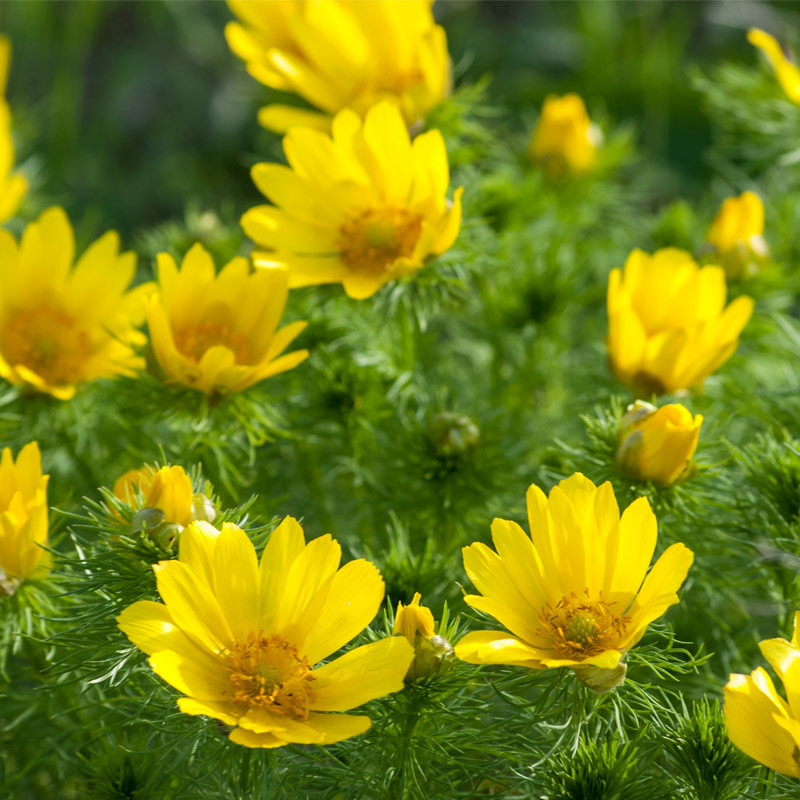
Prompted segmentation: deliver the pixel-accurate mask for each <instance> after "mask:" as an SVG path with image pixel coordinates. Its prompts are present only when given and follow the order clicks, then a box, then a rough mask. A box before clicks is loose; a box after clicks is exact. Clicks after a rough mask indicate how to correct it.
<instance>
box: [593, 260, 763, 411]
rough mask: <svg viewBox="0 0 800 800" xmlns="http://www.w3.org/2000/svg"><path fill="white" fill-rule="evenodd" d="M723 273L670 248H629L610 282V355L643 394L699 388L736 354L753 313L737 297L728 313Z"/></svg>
mask: <svg viewBox="0 0 800 800" xmlns="http://www.w3.org/2000/svg"><path fill="white" fill-rule="evenodd" d="M726 293H727V287H726V285H725V271H724V270H723V269H722V268H721V267H715V266H707V267H702V268H701V267H699V266H698V265H697V263H696V262H695V261H694V260H693V259H692V257H691V255H689V253H687V252H685V251H683V250H677V249H675V248H666V249H664V250H658V251H657V252H656V253H654V254H653V255H652V256H651V255H648V254H647V253H643V252H642V251H641V250H634V251H633V252H632V253H631V254H630V256H628V260H627V261H626V262H625V267H624V269H623V270H620V269H615V270H612V272H611V275H610V276H609V280H608V340H607V344H608V357H609V361H610V364H611V369H612V371H613V372H614V375H615V376H616V377H617V379H618V380H619V381H620V382H622V383H624V384H625V385H626V386H630V387H631V388H632V389H633V390H634V391H635V392H638V393H640V395H645V396H646V395H649V394H664V393H667V392H676V391H678V390H679V389H689V388H692V387H694V386H697V385H699V384H700V383H702V382H703V381H704V380H705V378H707V377H708V376H709V375H710V374H711V373H712V372H714V370H716V369H717V368H718V367H720V366H721V365H722V364H723V363H724V362H725V361H727V360H728V358H730V356H731V355H732V354H733V353H734V351H735V350H736V347H737V345H738V344H739V335H740V334H741V332H742V329H743V328H744V326H745V325H746V324H747V321H748V320H749V319H750V316H751V314H752V313H753V301H752V299H751V298H749V297H746V296H742V297H738V298H737V299H736V300H734V301H733V302H732V303H731V304H730V305H729V306H728V307H727V308H725V296H726Z"/></svg>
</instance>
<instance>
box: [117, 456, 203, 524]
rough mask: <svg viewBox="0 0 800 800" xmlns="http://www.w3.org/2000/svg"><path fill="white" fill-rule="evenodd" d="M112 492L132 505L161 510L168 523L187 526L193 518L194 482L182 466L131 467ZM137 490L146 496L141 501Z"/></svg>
mask: <svg viewBox="0 0 800 800" xmlns="http://www.w3.org/2000/svg"><path fill="white" fill-rule="evenodd" d="M113 493H114V496H115V497H118V498H119V499H120V500H122V501H123V502H124V503H127V504H128V505H129V506H131V507H134V506H138V507H141V508H158V509H160V510H161V511H163V512H164V521H165V522H174V523H177V524H178V525H183V526H186V525H189V524H191V522H192V521H193V520H194V514H193V508H192V502H193V498H194V491H193V489H192V481H191V479H190V478H189V476H188V475H187V474H186V471H185V470H184V468H183V467H161V469H158V470H154V469H152V468H151V467H148V466H144V467H141V468H140V469H131V470H128V472H126V473H125V474H123V475H120V477H119V478H117V480H116V482H115V483H114V488H113ZM137 493H139V494H141V496H142V498H143V499H142V501H141V502H138V498H137Z"/></svg>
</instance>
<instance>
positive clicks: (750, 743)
mask: <svg viewBox="0 0 800 800" xmlns="http://www.w3.org/2000/svg"><path fill="white" fill-rule="evenodd" d="M759 647H760V648H761V653H762V655H763V656H764V658H765V659H766V660H767V661H768V662H769V663H770V665H771V666H772V668H773V669H774V670H775V672H776V673H777V675H778V677H779V678H780V679H781V681H783V687H784V689H785V691H786V697H787V700H788V703H787V702H786V700H784V699H783V698H782V697H781V696H780V695H779V694H778V692H777V691H776V690H775V684H774V683H773V682H772V679H771V678H770V676H769V675H768V674H767V672H766V671H765V670H763V669H762V668H761V667H758V668H757V669H755V670H754V671H753V672H752V673H751V674H750V675H731V676H730V680H729V681H728V684H727V686H726V687H725V708H724V711H725V727H726V728H727V729H728V736H729V737H730V740H731V741H732V742H733V743H734V744H735V745H736V746H737V747H738V748H739V749H740V750H742V751H744V752H745V753H747V755H748V756H750V758H754V759H755V760H756V761H758V762H760V763H761V764H764V766H766V767H769V768H770V769H774V770H775V771H776V772H781V773H783V774H784V775H789V776H791V777H793V778H800V611H798V612H797V613H796V614H795V616H794V635H793V636H792V641H791V642H787V641H786V639H767V640H766V641H763V642H761V644H760V645H759Z"/></svg>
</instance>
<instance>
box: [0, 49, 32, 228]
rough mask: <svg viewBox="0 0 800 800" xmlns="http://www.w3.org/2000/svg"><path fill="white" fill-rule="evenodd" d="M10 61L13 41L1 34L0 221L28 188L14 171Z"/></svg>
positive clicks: (11, 214) (12, 211) (18, 201)
mask: <svg viewBox="0 0 800 800" xmlns="http://www.w3.org/2000/svg"><path fill="white" fill-rule="evenodd" d="M10 61H11V42H10V41H9V39H8V37H7V36H2V35H0V222H3V221H4V220H7V219H8V218H9V217H11V216H13V215H14V214H15V213H16V211H17V209H18V208H19V204H20V203H21V202H22V198H23V197H24V196H25V192H26V191H27V190H28V182H27V181H26V180H25V178H24V177H23V176H22V175H20V174H19V173H12V168H13V166H14V143H13V141H12V139H11V109H10V108H9V107H8V103H7V102H6V99H5V93H6V83H7V80H8V69H9V63H10Z"/></svg>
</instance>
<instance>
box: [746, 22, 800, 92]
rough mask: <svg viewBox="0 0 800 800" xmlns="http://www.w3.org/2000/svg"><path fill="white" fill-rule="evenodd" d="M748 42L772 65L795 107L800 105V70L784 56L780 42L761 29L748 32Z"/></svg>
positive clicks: (752, 29)
mask: <svg viewBox="0 0 800 800" xmlns="http://www.w3.org/2000/svg"><path fill="white" fill-rule="evenodd" d="M747 41H748V42H750V44H752V45H754V46H755V47H757V48H758V49H759V50H760V51H761V52H762V53H763V54H764V55H765V56H766V57H767V61H769V63H770V64H771V65H772V68H773V69H774V70H775V74H776V75H777V76H778V82H779V83H780V85H781V88H782V89H783V91H784V92H786V96H787V97H788V98H789V100H790V101H791V102H792V103H794V104H795V105H800V68H798V66H797V64H794V63H793V62H791V61H789V59H788V58H786V56H785V55H784V54H783V50H781V46H780V45H779V44H778V40H777V39H776V38H775V37H774V36H770V35H769V34H768V33H767V32H766V31H762V30H760V29H759V28H751V29H750V30H749V31H748V32H747Z"/></svg>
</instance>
